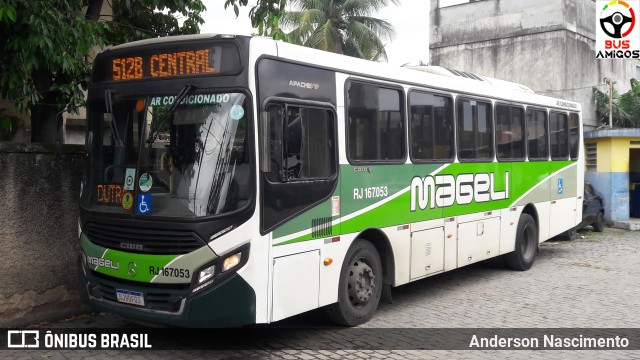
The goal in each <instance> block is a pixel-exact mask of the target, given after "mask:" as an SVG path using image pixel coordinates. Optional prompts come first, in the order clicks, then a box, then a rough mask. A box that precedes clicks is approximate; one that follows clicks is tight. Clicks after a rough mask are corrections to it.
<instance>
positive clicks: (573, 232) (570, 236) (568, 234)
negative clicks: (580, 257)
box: [561, 227, 578, 241]
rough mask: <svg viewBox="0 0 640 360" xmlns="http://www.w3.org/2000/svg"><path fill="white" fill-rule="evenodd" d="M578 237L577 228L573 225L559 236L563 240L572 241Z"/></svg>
mask: <svg viewBox="0 0 640 360" xmlns="http://www.w3.org/2000/svg"><path fill="white" fill-rule="evenodd" d="M577 237H578V228H577V227H574V228H571V229H569V230H567V231H565V232H563V233H562V235H561V238H562V239H564V240H569V241H573V240H575V239H576V238H577Z"/></svg>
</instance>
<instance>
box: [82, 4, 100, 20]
mask: <svg viewBox="0 0 640 360" xmlns="http://www.w3.org/2000/svg"><path fill="white" fill-rule="evenodd" d="M102 1H103V0H89V6H88V7H87V13H86V14H85V18H86V19H87V20H95V21H98V19H100V10H102Z"/></svg>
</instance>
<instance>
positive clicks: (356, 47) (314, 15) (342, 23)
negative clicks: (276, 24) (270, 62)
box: [280, 0, 399, 60]
mask: <svg viewBox="0 0 640 360" xmlns="http://www.w3.org/2000/svg"><path fill="white" fill-rule="evenodd" d="M389 3H393V4H394V5H398V4H399V0H293V1H291V5H292V8H293V9H295V10H294V11H286V12H285V14H284V16H283V17H282V19H281V20H280V24H281V25H283V26H284V28H285V29H292V30H291V31H290V32H289V33H288V34H287V37H288V39H289V41H290V42H292V43H294V44H299V45H304V46H307V47H311V48H315V49H320V50H326V51H331V52H335V53H338V54H344V55H349V56H353V57H358V58H363V59H368V60H387V53H386V52H385V50H384V44H383V40H393V39H394V37H395V31H394V29H393V26H392V25H391V24H390V23H389V22H387V21H385V20H381V19H377V18H374V17H371V16H370V15H371V14H372V13H375V12H377V11H378V10H380V9H381V8H383V7H385V6H387V5H388V4H389Z"/></svg>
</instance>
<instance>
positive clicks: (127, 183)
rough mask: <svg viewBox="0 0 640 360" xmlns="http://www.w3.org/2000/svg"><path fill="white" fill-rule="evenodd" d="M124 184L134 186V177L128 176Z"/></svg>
mask: <svg viewBox="0 0 640 360" xmlns="http://www.w3.org/2000/svg"><path fill="white" fill-rule="evenodd" d="M124 183H125V185H127V186H131V185H133V176H131V175H129V176H127V178H126V179H125V180H124Z"/></svg>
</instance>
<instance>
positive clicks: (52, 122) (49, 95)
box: [31, 68, 62, 144]
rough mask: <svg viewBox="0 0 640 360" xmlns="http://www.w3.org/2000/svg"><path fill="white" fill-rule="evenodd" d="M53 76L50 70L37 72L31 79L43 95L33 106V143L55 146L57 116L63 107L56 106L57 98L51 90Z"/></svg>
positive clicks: (45, 69)
mask: <svg viewBox="0 0 640 360" xmlns="http://www.w3.org/2000/svg"><path fill="white" fill-rule="evenodd" d="M52 76H53V74H51V71H49V69H48V68H44V69H38V70H35V71H34V72H33V73H32V74H31V77H32V79H33V84H34V85H35V88H36V91H38V92H39V93H40V94H41V95H42V99H40V100H39V101H38V102H37V103H36V104H33V105H31V142H34V143H45V144H53V143H55V140H56V134H57V132H58V129H57V124H56V123H57V121H56V120H57V119H56V114H57V113H58V112H59V111H60V110H61V109H62V106H60V105H55V104H56V96H55V93H54V92H53V91H50V89H51V80H52Z"/></svg>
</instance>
